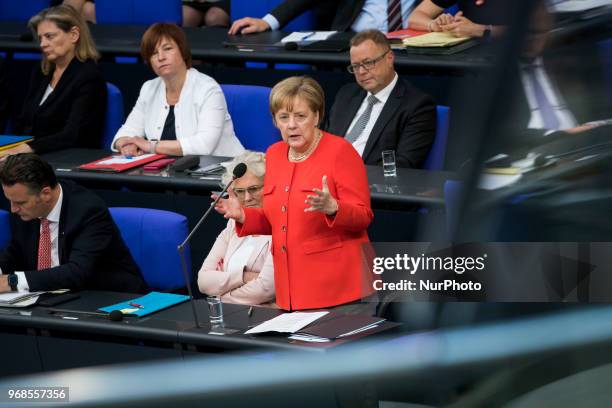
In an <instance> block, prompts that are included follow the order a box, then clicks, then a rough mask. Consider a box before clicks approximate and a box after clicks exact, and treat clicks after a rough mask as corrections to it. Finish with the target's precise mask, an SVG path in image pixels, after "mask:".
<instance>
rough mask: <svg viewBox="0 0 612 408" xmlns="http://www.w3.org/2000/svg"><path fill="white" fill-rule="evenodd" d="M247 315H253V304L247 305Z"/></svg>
mask: <svg viewBox="0 0 612 408" xmlns="http://www.w3.org/2000/svg"><path fill="white" fill-rule="evenodd" d="M247 316H249V317H251V316H253V306H251V307H249V311H248V312H247Z"/></svg>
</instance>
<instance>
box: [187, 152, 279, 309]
mask: <svg viewBox="0 0 612 408" xmlns="http://www.w3.org/2000/svg"><path fill="white" fill-rule="evenodd" d="M238 163H245V164H246V165H247V169H248V170H247V172H246V173H245V175H244V176H242V177H241V178H239V179H237V180H236V181H235V182H234V185H233V187H232V188H231V189H230V192H231V194H232V195H233V196H234V197H235V198H236V200H237V201H238V202H239V203H240V205H241V206H244V207H245V208H259V207H261V205H262V197H263V194H262V191H263V185H264V173H265V165H266V164H265V156H264V154H263V153H257V152H246V153H243V154H241V155H239V156H237V157H236V158H235V159H234V160H233V161H232V162H231V163H230V164H229V166H228V167H227V169H226V173H225V174H224V180H223V182H224V183H225V184H227V183H228V182H229V180H230V179H231V175H232V174H233V171H234V167H235V166H236V165H237V164H238ZM198 287H199V288H200V292H202V293H205V294H207V295H211V296H217V295H220V296H221V300H222V301H223V302H227V303H240V304H249V305H258V304H262V303H268V302H272V301H273V300H274V267H273V263H272V254H271V253H270V236H269V235H259V236H255V235H251V236H247V237H239V236H238V235H237V234H236V225H235V222H234V220H229V221H228V223H227V227H226V228H225V229H224V230H223V231H222V232H221V234H219V236H218V237H217V240H216V241H215V244H214V245H213V247H212V249H211V250H210V253H209V254H208V256H207V257H206V259H205V260H204V264H203V265H202V268H201V269H200V272H199V273H198Z"/></svg>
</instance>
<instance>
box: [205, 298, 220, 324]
mask: <svg viewBox="0 0 612 408" xmlns="http://www.w3.org/2000/svg"><path fill="white" fill-rule="evenodd" d="M206 302H208V316H209V317H210V324H211V325H213V326H222V325H223V303H221V297H220V296H207V297H206Z"/></svg>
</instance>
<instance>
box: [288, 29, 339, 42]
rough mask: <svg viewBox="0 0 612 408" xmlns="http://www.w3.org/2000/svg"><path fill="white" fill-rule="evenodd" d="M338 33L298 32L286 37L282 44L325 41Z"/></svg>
mask: <svg viewBox="0 0 612 408" xmlns="http://www.w3.org/2000/svg"><path fill="white" fill-rule="evenodd" d="M336 33H337V31H296V32H293V33H291V34H289V35H288V36H286V37H284V38H283V39H282V40H281V42H282V43H283V44H286V43H288V42H301V41H323V40H327V39H328V38H329V37H331V36H332V35H334V34H336Z"/></svg>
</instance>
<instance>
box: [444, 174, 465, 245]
mask: <svg viewBox="0 0 612 408" xmlns="http://www.w3.org/2000/svg"><path fill="white" fill-rule="evenodd" d="M463 188H464V187H463V182H461V181H458V180H446V182H444V205H445V209H446V233H447V234H448V237H447V238H448V239H449V240H452V239H453V238H454V237H455V232H456V231H457V223H458V222H459V215H460V214H459V212H460V211H461V209H460V208H459V205H460V204H461V202H460V199H461V195H462V194H463Z"/></svg>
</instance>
